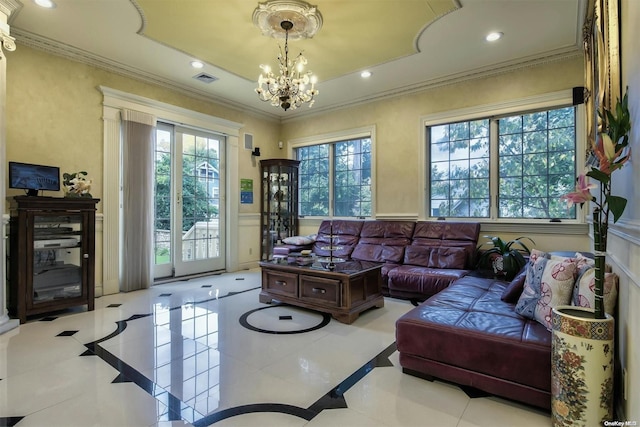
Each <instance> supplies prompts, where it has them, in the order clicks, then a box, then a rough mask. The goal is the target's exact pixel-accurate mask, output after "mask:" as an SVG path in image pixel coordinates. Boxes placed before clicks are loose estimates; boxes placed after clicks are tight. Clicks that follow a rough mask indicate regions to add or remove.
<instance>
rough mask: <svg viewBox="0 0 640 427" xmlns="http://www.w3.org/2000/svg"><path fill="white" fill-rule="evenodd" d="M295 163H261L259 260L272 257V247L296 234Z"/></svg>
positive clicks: (277, 160)
mask: <svg viewBox="0 0 640 427" xmlns="http://www.w3.org/2000/svg"><path fill="white" fill-rule="evenodd" d="M299 164H300V162H299V161H298V160H289V159H268V160H261V161H260V169H261V172H262V176H261V194H262V196H261V200H260V212H261V214H260V238H261V245H260V248H261V249H260V260H262V261H267V260H269V259H271V258H272V256H273V247H274V245H276V244H277V243H278V242H279V241H281V240H282V239H284V238H286V237H290V236H295V235H297V234H298V166H299Z"/></svg>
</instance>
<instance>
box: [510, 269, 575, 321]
mask: <svg viewBox="0 0 640 427" xmlns="http://www.w3.org/2000/svg"><path fill="white" fill-rule="evenodd" d="M575 272H576V264H575V262H573V260H571V259H570V258H564V259H548V258H546V257H539V258H536V260H535V261H534V262H533V264H532V265H530V266H529V269H528V271H527V277H526V279H525V283H524V289H523V291H522V295H520V298H519V299H518V303H517V304H516V308H515V311H516V313H518V314H520V315H521V316H524V317H527V318H529V319H535V320H537V321H538V322H540V323H541V324H543V325H544V326H545V327H546V328H547V329H549V330H551V310H552V309H553V308H554V307H557V306H559V305H565V304H569V302H570V300H571V293H572V291H573V284H574V275H575Z"/></svg>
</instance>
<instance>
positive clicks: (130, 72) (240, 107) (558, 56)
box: [0, 0, 583, 123]
mask: <svg viewBox="0 0 640 427" xmlns="http://www.w3.org/2000/svg"><path fill="white" fill-rule="evenodd" d="M3 1H13V0H0V2H3ZM13 33H14V35H15V38H16V41H17V42H18V43H19V44H22V45H25V46H28V47H32V48H35V49H38V50H42V51H44V52H47V53H50V54H53V55H57V56H61V57H64V58H67V59H70V60H72V61H76V62H80V63H84V64H87V65H90V66H94V67H96V68H100V69H103V70H106V71H109V72H112V73H114V74H119V75H122V76H125V77H129V78H133V79H136V80H141V81H143V82H146V83H151V84H155V85H157V86H161V87H164V88H167V89H170V90H174V91H177V92H179V93H182V94H185V95H187V96H190V97H193V98H195V99H199V100H202V101H206V102H212V103H214V104H217V105H220V106H223V107H225V108H230V109H233V110H235V111H237V112H242V113H244V114H248V115H251V116H254V117H258V118H261V119H265V120H268V121H271V122H278V123H290V122H295V121H297V120H305V119H308V118H310V117H313V116H318V115H321V114H324V113H326V112H329V111H332V112H335V111H336V110H344V109H347V108H353V107H357V106H360V105H364V104H368V103H371V102H375V101H382V100H387V99H391V98H396V97H400V96H406V95H411V94H415V93H419V92H423V91H426V90H430V89H434V88H438V87H442V86H448V85H453V84H458V83H461V82H465V81H469V80H475V79H480V78H486V77H493V76H497V75H501V74H506V73H509V72H513V71H517V70H521V69H526V68H531V67H536V66H539V65H544V64H548V63H553V62H558V61H563V60H566V59H570V58H574V57H577V56H582V55H583V53H582V49H581V47H579V46H571V47H568V48H564V49H558V50H555V51H553V52H551V53H546V54H543V55H536V56H529V57H525V58H520V59H516V60H512V61H507V62H503V63H500V64H497V65H492V66H486V67H480V68H476V69H474V70H471V71H468V72H463V73H457V74H451V75H447V76H443V77H439V78H435V79H431V80H427V81H424V82H420V83H416V84H412V85H407V86H403V87H400V88H396V89H393V90H389V91H385V92H379V93H373V94H371V95H370V96H365V97H361V98H357V99H353V100H350V101H347V102H344V103H341V104H337V105H336V104H334V105H324V106H318V105H314V107H315V108H314V109H313V110H306V111H300V110H298V111H297V112H296V115H295V116H288V117H282V116H280V115H277V114H274V113H268V112H265V111H262V110H259V109H256V108H254V107H251V106H247V105H244V104H241V103H238V102H236V101H232V100H230V99H227V98H224V97H220V96H213V95H211V94H209V93H206V92H203V91H199V90H195V89H193V88H191V87H188V86H186V85H181V84H177V83H175V82H173V81H171V80H169V79H165V78H163V77H160V76H157V75H154V74H150V73H147V72H144V71H142V70H139V69H136V68H134V67H130V66H128V65H126V64H123V63H119V62H116V61H111V60H109V59H106V58H103V57H100V56H98V55H95V54H92V53H90V52H87V51H85V50H82V49H78V48H75V47H73V46H69V45H66V44H63V43H60V42H57V41H55V40H51V39H48V38H46V37H42V36H39V35H36V34H33V33H30V32H27V31H23V30H21V29H18V28H15V29H14V31H13Z"/></svg>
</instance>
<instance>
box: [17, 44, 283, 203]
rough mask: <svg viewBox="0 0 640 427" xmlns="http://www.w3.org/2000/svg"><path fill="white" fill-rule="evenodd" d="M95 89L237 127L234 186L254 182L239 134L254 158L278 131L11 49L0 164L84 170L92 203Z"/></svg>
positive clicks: (98, 141) (97, 111)
mask: <svg viewBox="0 0 640 427" xmlns="http://www.w3.org/2000/svg"><path fill="white" fill-rule="evenodd" d="M100 85H102V86H108V87H110V88H113V89H118V90H121V91H124V92H128V93H133V94H136V95H140V96H144V97H147V98H151V99H154V100H157V101H161V102H165V103H168V104H172V105H177V106H180V107H183V108H187V109H190V110H194V111H198V112H201V113H205V114H209V115H212V116H216V117H220V118H223V119H227V120H231V121H235V122H238V123H243V124H244V127H243V128H242V129H241V130H240V132H241V135H240V137H241V146H240V150H239V162H238V164H237V165H229V166H230V167H235V168H238V169H239V176H240V178H251V179H253V180H254V183H258V182H259V181H258V178H259V170H258V167H257V164H256V162H255V161H254V159H252V157H251V154H250V152H249V151H248V150H244V148H243V144H242V138H243V134H244V132H248V133H251V134H253V135H254V141H255V145H259V146H261V150H263V151H267V153H268V152H269V150H277V141H278V136H279V129H280V124H279V123H277V122H272V121H269V120H263V119H260V118H257V117H255V116H251V115H248V114H245V113H242V112H240V111H237V110H232V109H229V108H225V107H224V106H223V105H220V104H215V103H213V102H206V101H203V100H200V99H195V98H191V97H188V96H185V95H182V94H180V93H177V92H176V91H172V90H169V89H166V88H162V87H159V86H155V85H152V84H147V83H144V82H141V81H138V80H135V79H131V78H127V77H124V76H121V75H118V74H114V73H110V72H107V71H104V70H102V69H98V68H95V67H92V66H89V65H85V64H81V63H78V62H74V61H70V60H68V59H65V58H61V57H59V56H55V55H50V54H47V53H44V52H42V51H39V50H36V49H31V48H29V47H26V46H23V45H18V48H17V50H16V51H15V52H12V53H11V54H10V57H9V58H8V61H7V119H6V120H7V151H6V153H7V159H8V160H15V161H22V162H30V163H42V164H48V165H56V166H60V169H61V171H62V172H73V171H77V170H80V169H83V170H86V171H87V172H88V173H89V176H90V178H91V179H92V180H93V186H92V191H91V193H92V195H93V196H94V197H97V198H100V197H101V196H102V188H103V183H102V182H101V177H102V163H103V157H102V150H103V148H102V146H103V130H102V94H101V93H100V91H99V90H98V89H97V87H98V86H100ZM267 144H270V145H271V146H272V147H270V148H269V147H267ZM263 158H264V157H263ZM254 188H255V185H254ZM255 191H256V194H255V195H254V196H255V199H257V197H258V193H257V190H255ZM16 194H22V192H21V190H9V189H7V195H8V196H13V195H16ZM47 195H50V196H56V194H54V193H47ZM59 195H60V196H61V195H62V192H61V193H60V194H59ZM98 211H101V206H100V204H98ZM258 211H259V204H258V203H254V204H252V205H241V206H240V212H241V213H256V214H257V213H258Z"/></svg>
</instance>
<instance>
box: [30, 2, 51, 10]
mask: <svg viewBox="0 0 640 427" xmlns="http://www.w3.org/2000/svg"><path fill="white" fill-rule="evenodd" d="M33 2H34V3H35V4H37V5H38V6H40V7H44V8H47V9H54V8H55V7H56V4H55V3H54V2H53V1H52V0H33Z"/></svg>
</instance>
